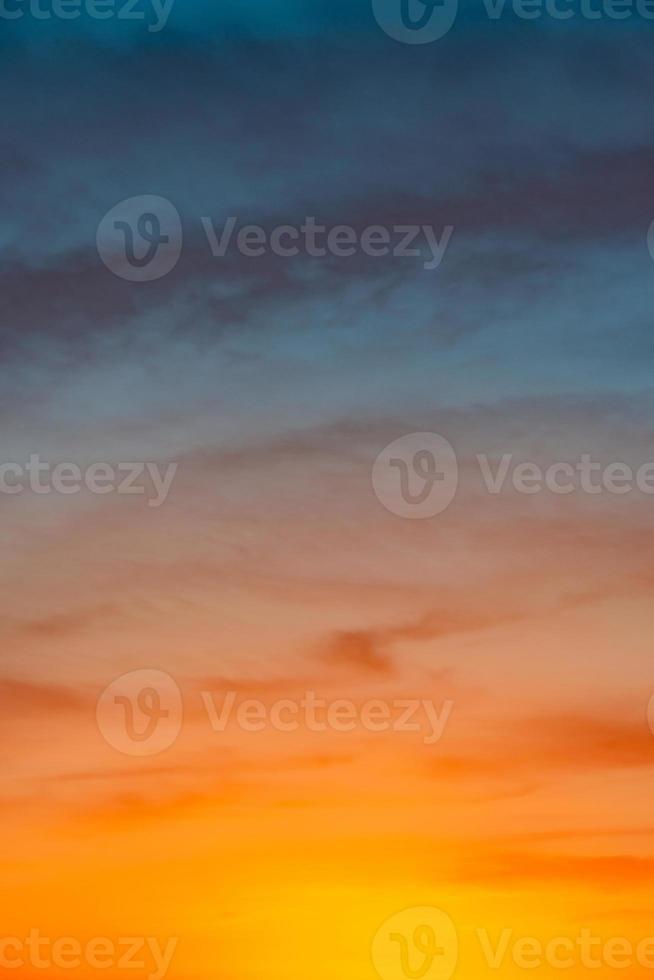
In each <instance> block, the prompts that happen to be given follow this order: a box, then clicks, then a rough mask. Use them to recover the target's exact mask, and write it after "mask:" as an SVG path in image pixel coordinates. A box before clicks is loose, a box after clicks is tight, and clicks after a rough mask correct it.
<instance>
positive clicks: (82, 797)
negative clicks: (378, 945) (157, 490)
mask: <svg viewBox="0 0 654 980" xmlns="http://www.w3.org/2000/svg"><path fill="white" fill-rule="evenodd" d="M480 9H481V5H480V4H469V5H465V6H464V7H463V8H462V9H461V10H460V14H459V17H458V19H457V21H456V24H455V25H454V27H453V29H452V30H451V31H450V33H449V34H448V35H447V36H446V37H444V38H442V39H441V40H439V41H438V42H436V43H434V44H427V45H425V46H408V45H402V44H399V43H397V42H396V41H394V40H392V39H391V38H389V37H388V36H386V34H384V33H383V31H382V30H381V29H380V28H379V26H378V25H377V23H376V21H375V19H374V17H373V15H372V10H371V6H370V4H369V3H368V2H364V0H347V2H346V0H329V2H326V0H325V2H323V0H303V2H300V0H251V2H246V0H241V2H237V0H214V2H203V0H177V2H176V4H175V7H174V9H173V12H172V15H171V17H170V20H169V22H168V25H167V26H166V28H165V29H164V30H163V31H161V32H160V33H158V34H153V33H148V32H147V30H146V29H145V28H144V26H143V25H142V24H141V23H138V22H137V23H134V24H132V23H126V22H120V21H115V20H114V21H106V22H105V21H103V22H91V21H89V20H88V19H87V18H85V17H82V18H80V20H78V21H71V22H63V21H59V22H57V21H51V22H36V21H35V20H34V19H33V18H30V17H25V18H23V19H22V20H20V21H12V22H9V21H0V75H1V78H2V90H3V93H4V97H3V115H4V125H3V127H2V135H1V136H0V156H1V158H2V163H3V174H4V179H3V181H2V185H1V187H0V195H1V198H2V207H1V209H0V213H1V214H2V220H1V222H0V246H1V248H2V256H3V258H2V263H1V264H0V296H1V297H2V303H1V307H2V312H1V314H0V315H1V324H0V331H1V332H0V338H1V339H0V344H1V350H2V363H3V367H4V371H3V385H2V396H1V399H2V400H1V409H2V418H3V421H4V427H3V451H2V456H3V459H4V460H10V461H15V460H18V461H24V460H26V458H27V457H28V456H29V454H30V453H39V454H40V455H41V456H42V457H43V458H45V459H48V460H53V461H58V460H66V461H76V462H78V463H80V464H81V465H88V464H89V463H90V462H92V461H95V460H108V461H116V462H117V461H125V460H157V461H159V462H160V463H161V464H164V463H168V462H171V461H175V462H178V463H179V471H178V474H177V477H176V480H175V483H174V487H173V490H172V493H171V495H170V497H169V499H168V500H167V502H166V504H165V505H164V506H162V507H161V508H159V509H156V508H148V507H147V506H145V504H144V503H143V501H142V500H140V499H139V498H133V497H130V496H120V497H119V496H115V495H110V496H107V497H100V496H91V495H80V496H70V497H67V496H58V497H57V496H54V495H53V496H48V497H40V496H36V495H33V494H30V493H24V494H20V495H17V496H5V495H3V496H1V497H0V506H1V507H2V509H3V522H2V532H1V536H0V542H1V546H2V551H3V554H4V557H5V560H4V561H3V563H2V568H1V570H0V577H1V588H0V594H1V595H2V607H3V608H2V619H1V628H2V632H3V633H4V638H3V644H2V659H3V665H2V679H1V680H0V729H1V732H2V740H1V742H0V756H1V759H2V767H3V773H4V778H3V781H2V815H3V825H4V833H3V844H4V847H3V857H2V881H3V887H2V898H1V899H0V905H1V906H2V916H1V919H2V934H3V935H5V936H23V935H26V934H27V932H29V930H30V928H33V927H37V928H39V929H40V930H41V931H42V932H43V933H44V934H45V935H48V936H51V937H57V936H75V937H79V938H80V939H84V937H90V936H98V935H100V936H110V937H111V936H113V937H118V936H125V935H152V936H158V937H161V939H162V942H163V941H164V940H165V938H166V937H170V936H176V937H179V938H180V942H179V947H178V951H177V954H176V957H175V960H174V962H173V966H172V969H171V971H170V973H169V976H170V977H171V978H174V980H177V978H179V980H262V978H266V980H268V978H270V980H307V978H309V977H310V978H312V980H335V978H337V977H339V978H343V980H372V978H374V977H375V976H376V974H375V971H374V967H373V964H372V962H371V955H370V945H371V941H372V937H373V936H374V935H375V933H376V931H377V929H378V928H379V926H380V925H381V924H382V923H383V922H384V920H385V919H387V918H388V917H389V916H391V915H392V914H393V913H395V912H397V911H398V910H400V909H403V908H406V907H413V906H424V905H433V906H437V907H439V908H441V909H443V910H445V911H446V912H447V913H448V914H449V915H450V916H451V917H452V919H453V920H454V922H455V924H456V926H457V928H458V930H459V940H460V945H461V957H460V963H459V969H458V973H457V976H458V977H460V978H461V980H473V978H474V980H479V978H480V977H483V976H485V975H487V974H490V975H491V976H492V975H493V973H494V974H495V975H501V976H503V977H505V976H506V977H514V976H515V977H518V976H520V975H521V974H522V973H523V972H524V971H521V970H517V969H515V968H514V967H513V966H512V965H510V964H509V965H508V966H507V967H506V969H505V970H503V971H501V972H500V973H498V972H497V971H489V970H488V969H487V967H486V966H485V965H484V964H483V963H482V962H481V961H480V958H479V951H478V946H477V945H476V943H475V939H474V930H475V929H476V928H487V929H488V930H490V931H491V932H492V934H493V936H494V937H495V936H496V935H497V934H498V933H499V931H500V930H501V929H503V928H510V929H513V930H514V932H515V934H516V935H533V936H538V937H540V938H541V939H544V940H547V939H549V938H552V937H554V936H557V935H564V936H572V937H574V936H576V935H577V934H578V932H579V930H580V929H581V928H582V927H583V926H589V927H592V928H593V930H594V931H595V932H596V934H598V935H601V936H603V937H605V938H607V939H608V938H610V937H612V936H627V937H629V938H630V939H631V940H633V941H636V942H637V941H638V940H640V939H641V938H643V937H644V936H649V935H652V934H653V933H654V925H653V920H652V914H651V913H652V903H651V880H652V873H653V872H654V846H653V837H652V818H651V804H652V775H653V772H652V769H653V766H654V736H653V735H652V734H651V732H650V729H649V727H648V724H647V705H648V701H649V698H650V696H651V694H652V670H651V663H652V647H651V618H652V617H651V611H652V585H653V576H652V560H651V556H652V547H653V545H654V533H653V530H652V528H653V524H652V513H653V511H652V506H653V502H652V498H651V497H649V498H648V497H646V496H643V495H641V494H639V493H637V492H635V493H632V494H630V495H629V496H626V497H620V496H610V495H606V494H604V495H601V496H597V497H591V496H588V495H584V494H581V493H576V494H574V495H572V496H569V497H555V496H552V495H549V494H539V495H536V496H521V495H518V494H515V493H510V492H506V493H503V494H501V495H499V496H491V495H489V494H487V493H485V492H483V488H482V487H481V486H480V481H479V478H478V475H477V476H476V475H475V474H476V470H475V454H477V453H487V454H489V455H490V456H492V457H493V458H497V457H499V456H501V454H502V453H507V452H509V453H513V454H515V457H516V459H519V460H541V461H543V462H545V463H547V462H550V461H554V460H573V461H574V460H576V459H578V458H579V456H580V455H581V454H582V453H591V454H592V455H593V456H594V458H596V459H600V460H604V461H607V462H608V461H613V460H618V461H624V462H629V463H633V464H635V465H639V464H640V463H642V462H644V461H647V460H651V459H654V439H653V438H652V436H653V431H654V426H653V419H654V411H653V410H654V398H653V394H652V384H651V372H652V355H653V354H654V334H653V333H652V315H651V310H652V305H653V303H654V265H653V264H652V259H651V257H650V255H649V252H648V249H647V245H646V236H647V230H648V227H649V224H650V222H651V220H652V219H653V218H654V179H653V174H654V144H653V142H652V132H653V129H652V123H653V122H654V105H653V103H652V94H651V79H652V69H653V68H654V21H653V22H644V21H641V20H638V19H636V18H634V19H632V20H626V21H616V20H608V19H604V20H600V21H596V22H589V21H584V20H583V19H581V18H580V17H574V18H573V19H571V20H569V21H566V22H565V23H555V22H553V21H551V20H548V19H547V18H543V19H542V20H540V21H526V20H520V19H517V18H515V17H513V16H512V15H511V14H510V13H508V12H507V14H506V15H505V16H504V17H502V19H500V20H498V21H493V22H490V21H489V20H488V19H487V18H486V17H484V16H483V15H482V14H481V13H480ZM140 194H157V195H162V196H164V197H166V198H168V199H169V200H171V201H172V202H173V203H174V204H175V206H176V207H177V208H178V210H179V212H180V214H181V216H182V222H183V226H184V250H183V254H182V257H181V259H180V261H179V264H178V265H177V267H176V268H175V269H174V270H173V271H172V272H171V273H170V274H169V275H168V276H166V277H165V278H164V279H161V280H159V281H157V282H153V283H145V284H139V283H130V282H126V281H123V280H121V279H119V278H117V277H115V276H114V275H112V274H111V272H110V271H109V270H108V269H107V268H106V267H105V266H104V265H103V264H102V262H101V261H100V258H99V256H98V253H97V250H96V244H95V235H96V229H97V226H98V223H99V222H100V220H101V219H102V217H103V215H104V214H105V213H106V212H107V211H108V210H109V209H110V208H112V207H113V206H114V205H115V204H116V203H117V202H119V201H121V200H122V199H124V198H128V197H132V196H134V195H140ZM229 215H237V216H239V217H240V218H241V219H242V220H243V221H244V222H248V221H254V222H258V223H261V224H264V225H266V226H267V227H272V226H274V225H275V224H278V223H284V224H289V223H291V224H295V223H300V222H301V221H302V220H303V218H304V216H306V215H315V216H317V217H318V218H319V219H320V220H321V221H322V222H323V223H325V224H328V225H335V224H342V223H348V224H352V225H354V226H356V227H357V228H363V227H365V226H366V225H370V224H376V225H377V224H381V225H388V224H391V225H392V224H393V223H401V224H406V223H411V222H418V223H428V224H433V225H434V226H435V227H436V228H437V229H442V227H443V226H444V225H448V224H451V225H453V226H454V229H455V230H454V235H453V238H452V241H451V243H450V246H449V249H448V252H447V254H446V256H445V259H444V261H443V263H442V265H441V266H440V268H439V269H438V270H437V271H434V272H427V271H425V270H424V269H423V268H422V264H421V263H420V262H417V261H416V260H414V259H397V258H392V257H389V258H388V259H381V258H376V259H373V258H369V257H366V256H358V257H355V258H347V259H346V258H342V259H337V258H324V259H310V258H298V259H283V258H277V257H274V256H272V257H271V256H268V257H265V258H261V259H256V260H255V259H251V258H244V257H242V256H239V255H237V254H233V253H232V254H230V255H229V256H227V257H225V258H224V259H216V258H213V257H212V255H211V253H210V250H209V248H208V246H207V243H206V239H205V237H204V234H203V232H202V228H201V223H200V218H201V217H202V216H211V217H212V218H213V220H214V221H215V222H216V223H217V224H221V223H222V222H223V221H224V220H225V219H226V218H227V217H228V216H229ZM415 431H435V432H438V433H441V434H442V435H443V436H445V437H446V438H447V439H449V440H450V442H451V443H452V444H453V445H454V447H455V448H456V450H457V453H458V456H459V463H460V474H461V480H460V489H459V493H458V495H457V498H456V500H455V501H454V503H453V504H452V505H451V507H450V508H449V509H448V510H447V511H446V512H445V513H443V514H441V515H440V516H438V517H436V518H434V519H432V520H427V521H411V520H402V519H400V518H398V517H396V516H394V515H393V514H391V513H388V512H387V511H386V510H384V508H383V507H382V506H381V505H380V504H379V502H378V501H377V499H376V498H375V496H374V494H373V491H372V487H371V479H370V473H371V467H372V464H373V462H374V460H375V458H376V457H377V455H378V453H379V452H380V451H381V450H382V449H383V448H384V447H385V446H386V445H387V444H388V443H389V442H391V441H392V440H394V439H396V438H398V437H399V436H402V435H404V434H406V433H410V432H415ZM141 667H152V668H157V669H161V670H164V671H167V672H169V673H170V674H171V675H172V676H173V677H175V679H176V680H177V682H178V684H179V685H180V688H181V689H182V692H183V695H184V702H185V709H186V718H185V724H184V728H183V731H182V734H181V737H180V738H179V740H178V741H177V742H176V744H175V745H174V746H173V747H171V748H170V749H169V750H168V751H167V752H165V753H163V754H161V755H160V756H156V757H154V758H153V759H134V758H131V757H127V756H124V755H121V754H119V753H117V752H116V751H114V750H113V749H112V748H111V747H110V746H108V745H107V744H106V742H105V741H104V740H103V738H102V736H101V734H100V732H99V731H98V728H97V726H96V722H95V705H96V700H97V697H98V695H99V693H100V692H101V691H102V690H103V689H104V688H105V687H106V685H107V684H109V683H110V682H111V681H112V680H113V679H114V678H115V677H117V676H118V675H120V674H122V673H123V672H125V671H129V670H132V669H136V668H141ZM228 689H235V690H238V691H239V692H241V693H242V694H245V695H247V696H252V697H261V698H263V699H264V700H265V701H266V703H272V701H273V700H274V699H275V698H276V697H300V696H301V694H302V693H303V692H304V691H306V690H307V689H311V690H314V691H317V692H318V693H319V694H320V695H322V696H324V697H332V698H342V697H346V698H352V699H353V700H355V701H357V702H360V701H362V700H365V699H367V698H372V697H386V698H394V697H407V696H411V695H416V696H418V697H431V698H433V699H434V700H435V701H436V703H437V704H441V703H442V702H443V701H444V700H447V699H451V700H452V701H453V702H454V711H453V714H452V718H451V720H450V722H449V724H448V726H447V729H446V732H445V736H444V738H443V739H442V740H441V741H440V742H439V743H438V744H437V745H432V746H425V745H424V744H423V742H422V739H421V738H420V737H419V736H417V735H406V734H399V733H395V734H386V735H381V734H372V733H368V732H365V731H360V730H357V731H355V732H353V733H352V734H350V735H346V734H339V733H331V734H322V735H319V734H315V733H307V732H301V733H298V734H295V735H290V734H281V733H270V732H268V733H265V734H261V735H257V734H252V733H244V732H242V731H239V730H238V729H236V728H234V727H230V728H229V730H228V731H227V732H225V733H224V734H223V735H218V734H216V733H214V732H212V731H211V729H210V726H209V725H208V723H207V719H206V716H205V715H204V714H203V711H202V703H201V700H200V691H202V690H211V691H213V692H214V693H215V694H216V696H217V697H222V694H223V693H224V692H225V691H226V690H228ZM51 972H52V974H53V975H54V976H56V977H57V980H59V978H60V977H65V976H78V977H82V978H84V980H88V978H89V977H91V976H92V975H93V971H88V970H87V971H84V970H83V969H81V970H77V971H62V972H61V973H57V971H51ZM586 972H587V971H585V970H583V969H581V968H579V969H577V968H575V969H574V970H570V971H567V972H566V975H567V976H573V977H574V978H575V980H577V978H578V977H582V976H585V975H586ZM612 972H613V971H610V970H607V971H605V970H602V971H594V975H595V976H608V975H610V974H611V973H612ZM532 973H533V974H535V975H537V976H541V975H547V976H549V975H551V974H552V973H554V974H556V975H558V974H559V973H560V971H551V970H547V969H542V970H536V971H532ZM650 973H651V971H648V970H644V969H641V970H639V969H634V970H632V971H630V975H631V976H633V977H635V978H639V977H641V976H647V975H649V974H650ZM13 974H14V975H15V976H21V977H26V978H28V980H36V977H38V976H43V972H42V971H32V972H30V970H29V969H27V968H26V969H25V970H22V971H13ZM118 975H119V972H116V973H115V974H114V973H112V972H111V971H110V972H109V973H107V972H105V973H104V976H109V977H112V978H113V977H114V976H116V977H117V976H118ZM122 975H124V973H123V974H122ZM129 975H130V976H131V977H135V978H138V977H140V976H144V977H145V976H146V973H145V972H141V973H139V972H137V971H130V974H129ZM385 980H387V978H385Z"/></svg>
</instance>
